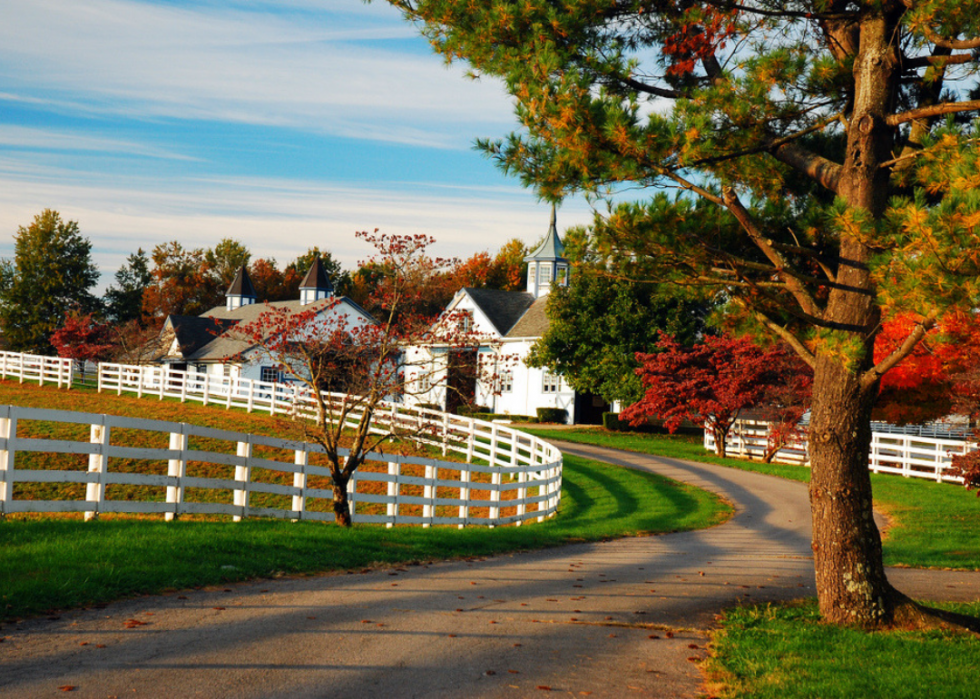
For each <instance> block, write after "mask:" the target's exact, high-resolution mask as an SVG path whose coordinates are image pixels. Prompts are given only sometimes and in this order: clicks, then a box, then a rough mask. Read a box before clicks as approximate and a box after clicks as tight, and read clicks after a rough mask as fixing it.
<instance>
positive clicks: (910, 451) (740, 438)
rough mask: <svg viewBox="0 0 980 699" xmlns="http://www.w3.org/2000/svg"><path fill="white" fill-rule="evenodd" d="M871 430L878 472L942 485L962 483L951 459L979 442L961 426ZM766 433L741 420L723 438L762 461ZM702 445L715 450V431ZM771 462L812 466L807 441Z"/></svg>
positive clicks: (730, 449) (735, 451)
mask: <svg viewBox="0 0 980 699" xmlns="http://www.w3.org/2000/svg"><path fill="white" fill-rule="evenodd" d="M871 428H872V432H871V453H870V455H869V459H868V468H870V469H871V470H872V471H873V472H874V473H894V474H899V475H902V476H905V477H911V478H929V479H931V480H935V481H937V482H939V483H942V482H948V483H962V482H963V479H962V478H961V477H960V476H953V475H951V474H949V473H948V470H949V468H950V467H951V465H952V457H953V456H954V455H960V454H965V453H966V452H968V451H973V450H975V449H976V448H977V445H976V444H974V443H972V442H970V441H968V439H967V436H968V435H969V431H968V430H967V429H966V428H965V427H962V426H956V425H944V424H941V423H933V424H929V425H910V426H901V427H900V426H898V425H889V424H887V423H880V422H874V423H872V424H871ZM768 434H769V425H768V423H766V422H764V421H759V420H737V421H736V422H735V424H734V425H733V426H732V430H731V431H730V432H729V433H728V438H727V439H726V440H725V449H726V451H727V453H728V454H729V455H731V456H743V457H747V458H754V459H761V458H762V456H763V454H764V453H765V448H766V440H767V438H768ZM704 448H705V449H708V450H710V451H714V450H715V439H714V435H713V434H711V433H710V431H708V430H705V433H704ZM773 461H775V462H777V463H784V464H787V463H788V464H800V465H803V466H809V465H810V455H809V452H808V450H807V442H806V439H802V440H799V441H796V442H794V443H791V444H789V445H787V446H785V447H783V448H782V449H780V450H779V451H778V452H777V453H776V456H775V457H773Z"/></svg>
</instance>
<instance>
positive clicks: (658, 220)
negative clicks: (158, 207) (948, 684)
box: [389, 0, 980, 628]
mask: <svg viewBox="0 0 980 699" xmlns="http://www.w3.org/2000/svg"><path fill="white" fill-rule="evenodd" d="M389 1H390V2H391V3H392V4H394V5H396V6H398V7H400V8H401V9H402V10H403V11H404V12H405V14H406V15H407V17H408V18H409V19H411V20H412V21H414V22H416V23H417V25H418V26H420V27H422V31H423V32H424V34H425V35H426V36H427V38H428V39H429V40H430V41H431V42H432V44H433V46H434V47H435V49H436V50H437V51H439V52H441V53H442V54H444V55H445V56H446V57H447V59H448V60H455V59H465V60H466V61H468V62H469V63H470V64H471V66H472V70H473V72H474V73H476V74H477V75H479V74H486V75H489V76H495V77H498V78H500V79H501V80H502V81H503V82H504V84H505V85H506V87H507V89H508V90H509V92H510V93H511V95H512V96H513V97H514V99H515V104H516V113H517V117H518V119H519V120H520V123H521V126H522V129H521V131H520V132H517V133H515V134H513V135H511V136H510V137H508V138H506V139H504V140H502V141H482V142H480V145H481V146H482V147H483V149H484V150H485V151H486V152H487V153H488V154H489V155H490V157H492V158H493V159H494V160H495V161H496V162H497V163H498V164H499V165H500V166H501V167H502V168H503V169H504V170H505V171H506V172H509V173H513V174H515V175H518V176H519V177H520V178H521V179H522V181H523V182H524V183H525V184H526V185H527V186H533V187H535V188H536V189H537V191H538V193H539V194H540V195H541V196H543V197H546V198H552V199H560V198H561V197H563V196H565V195H567V194H569V193H571V192H576V191H584V192H586V193H589V194H592V195H594V196H603V195H604V194H605V193H606V192H607V190H608V188H610V187H613V188H614V189H615V186H616V185H618V184H620V183H627V184H629V185H630V186H631V187H632V188H633V191H634V192H635V191H637V190H639V189H641V188H648V187H658V188H664V187H671V188H674V189H675V191H676V192H678V193H679V194H678V195H676V196H673V197H668V196H658V197H654V198H652V199H650V200H646V201H643V200H637V201H634V202H631V203H627V204H621V205H618V206H614V207H613V209H612V211H611V212H610V214H609V215H608V216H607V217H606V218H605V219H603V220H601V221H598V222H597V224H596V227H595V228H596V230H595V233H596V235H597V236H598V237H599V238H600V239H604V240H606V241H607V244H608V245H609V247H610V248H611V249H612V250H614V251H618V252H619V253H620V254H621V255H624V256H633V257H636V258H646V259H648V260H650V261H651V262H653V263H656V265H657V266H659V268H660V276H661V278H662V279H663V280H672V281H675V282H678V283H688V284H697V285H699V286H703V287H708V288H711V289H715V290H718V291H720V292H722V293H723V294H724V295H725V296H726V297H727V298H729V299H730V300H731V305H732V306H733V308H735V309H738V310H740V312H741V314H742V316H743V319H744V322H745V328H746V329H750V330H752V331H753V332H755V333H757V334H760V335H761V334H768V335H769V336H771V337H775V338H778V339H779V340H781V341H782V342H784V343H786V344H787V345H788V346H790V347H792V348H793V349H794V350H795V351H796V352H797V354H799V356H800V357H801V358H803V359H804V361H806V362H807V363H808V364H810V365H811V366H812V367H813V369H814V385H813V413H812V421H811V428H810V440H809V443H810V449H811V454H810V455H811V461H812V465H813V470H812V479H811V482H810V496H811V503H812V510H813V532H814V533H813V550H814V558H815V568H816V581H817V589H818V597H819V602H820V611H821V614H822V615H823V617H824V618H825V619H826V620H828V621H831V622H835V623H841V624H857V625H861V626H865V627H869V628H870V627H877V626H881V625H889V624H896V623H917V622H920V621H921V622H923V623H931V622H929V617H928V616H927V615H926V614H925V613H923V612H922V610H920V609H919V608H917V607H915V606H914V605H913V604H911V603H910V602H909V601H908V600H907V598H905V597H904V596H903V595H901V594H900V593H899V592H897V591H896V590H895V589H894V588H893V587H892V586H891V585H890V584H889V582H888V580H887V578H886V576H885V570H884V566H883V564H882V553H881V537H880V534H879V532H878V530H877V528H876V527H875V525H874V518H873V517H872V511H871V508H872V505H871V503H872V494H871V484H870V478H869V475H868V452H869V445H870V436H871V431H870V416H871V410H872V407H873V405H874V402H875V399H876V397H877V395H878V384H879V382H880V379H881V377H882V376H883V375H884V374H885V373H887V372H888V371H889V370H890V369H891V368H893V367H894V366H895V365H897V364H898V363H899V362H901V360H902V359H903V358H905V357H906V356H908V355H909V354H910V353H911V352H912V351H913V349H914V348H915V346H916V345H917V344H918V343H919V341H920V340H921V339H922V337H923V336H924V335H925V334H926V333H927V332H928V330H929V329H930V328H932V327H933V326H934V325H935V324H936V323H937V322H938V321H939V320H940V319H941V317H942V316H943V315H944V314H946V313H947V312H949V311H951V310H956V309H964V308H969V307H971V306H976V305H977V304H978V301H980V256H978V254H977V251H978V250H980V191H978V189H977V182H978V181H980V175H978V173H980V158H978V153H980V149H978V148H977V147H976V143H977V142H978V140H980V130H978V129H977V128H974V127H971V126H970V125H969V124H968V123H967V120H969V119H973V118H975V117H976V114H977V112H978V110H980V100H978V99H976V96H977V90H978V81H977V74H978V70H980V53H978V52H977V51H976V49H978V48H980V13H978V12H977V11H976V3H975V1H974V0H930V1H928V2H926V1H925V0H790V1H783V0H780V1H778V2H777V1H776V0H744V1H743V2H730V1H729V0H566V1H565V2H561V3H555V2H551V1H550V0H490V1H489V2H483V3H468V2H459V0H389ZM633 198H634V199H637V197H636V196H634V197H633ZM902 311H911V312H915V313H918V314H919V316H921V318H922V320H921V322H919V323H917V324H916V325H915V327H914V328H912V329H911V331H910V332H909V333H908V335H907V336H906V337H905V338H904V339H903V341H902V342H901V343H900V344H899V345H898V347H897V348H896V349H895V351H893V352H891V353H889V354H888V355H887V356H886V357H884V358H883V359H881V360H880V361H877V362H876V361H875V359H874V345H875V339H876V335H877V333H878V330H879V327H880V321H881V319H882V317H887V316H890V315H893V314H895V313H898V312H902Z"/></svg>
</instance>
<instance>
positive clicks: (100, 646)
mask: <svg viewBox="0 0 980 699" xmlns="http://www.w3.org/2000/svg"><path fill="white" fill-rule="evenodd" d="M95 647H96V648H105V644H104V643H96V644H95Z"/></svg>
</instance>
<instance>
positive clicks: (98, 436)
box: [0, 405, 562, 527]
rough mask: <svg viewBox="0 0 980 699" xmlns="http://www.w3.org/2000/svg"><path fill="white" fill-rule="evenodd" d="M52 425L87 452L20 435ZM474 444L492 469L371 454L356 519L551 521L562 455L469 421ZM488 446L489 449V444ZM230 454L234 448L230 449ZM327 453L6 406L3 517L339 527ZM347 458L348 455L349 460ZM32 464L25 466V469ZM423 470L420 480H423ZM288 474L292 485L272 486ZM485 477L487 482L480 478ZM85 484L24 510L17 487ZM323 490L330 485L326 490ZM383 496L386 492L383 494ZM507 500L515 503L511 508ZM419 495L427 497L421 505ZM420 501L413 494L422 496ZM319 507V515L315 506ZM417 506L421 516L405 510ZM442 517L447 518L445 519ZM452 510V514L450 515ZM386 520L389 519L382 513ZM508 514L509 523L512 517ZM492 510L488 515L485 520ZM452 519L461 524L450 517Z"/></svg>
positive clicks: (470, 447) (466, 449) (158, 424)
mask: <svg viewBox="0 0 980 699" xmlns="http://www.w3.org/2000/svg"><path fill="white" fill-rule="evenodd" d="M24 421H44V422H46V423H55V424H76V425H79V424H80V425H88V426H89V435H90V436H89V440H88V441H87V442H86V441H72V440H64V439H39V438H27V437H23V436H18V423H23V422H24ZM469 422H470V423H472V430H471V432H470V438H469V439H465V440H459V441H457V442H448V441H447V444H451V445H452V449H453V450H454V451H459V452H462V453H465V454H467V455H468V456H469V458H470V460H471V461H472V459H473V458H474V457H477V458H479V457H483V458H485V459H486V460H487V461H488V462H489V463H488V465H484V464H476V463H460V462H451V461H443V460H436V459H427V458H422V457H410V456H399V455H394V454H383V453H373V454H369V455H368V457H367V460H368V461H371V462H379V463H382V464H386V465H387V470H386V471H385V472H377V471H364V470H360V469H359V470H358V471H356V472H355V474H354V478H353V479H352V480H351V482H350V483H349V485H348V496H349V500H350V507H351V513H352V519H353V521H354V522H356V523H360V522H370V523H377V524H385V525H386V526H388V527H392V526H394V525H397V524H421V525H422V526H423V527H428V526H430V525H433V524H436V525H440V524H441V525H456V526H458V527H464V526H467V525H486V526H490V527H494V526H500V525H505V524H517V525H520V524H521V523H523V522H527V521H530V520H532V519H536V520H538V521H542V520H544V519H545V518H546V517H549V516H551V515H553V514H554V513H555V512H556V511H557V509H558V504H559V500H560V497H561V482H562V459H561V452H559V451H558V450H557V449H556V448H555V447H553V446H551V445H550V444H548V443H547V442H544V441H543V440H540V439H537V438H536V437H532V436H531V435H526V434H523V433H520V432H517V431H515V430H509V429H506V428H504V427H502V426H499V425H494V424H491V423H485V422H482V421H479V420H471V421H469ZM114 430H141V431H150V432H155V433H164V434H166V435H168V439H169V446H168V448H135V447H129V446H125V445H123V444H114V443H113V431H114ZM196 438H203V439H214V440H222V441H224V442H231V443H234V444H235V445H236V453H235V454H231V453H220V452H212V451H202V450H198V449H193V448H191V446H190V440H191V439H196ZM484 442H486V444H485V443H484ZM256 447H271V448H273V449H278V450H286V451H288V452H292V454H293V456H294V458H293V460H292V463H289V462H287V461H278V460H274V459H267V458H263V457H261V456H259V455H256V454H255V449H256ZM229 451H230V448H229ZM25 453H58V454H69V455H71V454H75V455H78V454H81V455H88V470H82V469H81V468H77V467H76V468H75V469H70V468H69V469H64V470H47V469H30V468H18V467H17V463H18V455H23V454H25ZM315 453H322V449H321V448H320V447H319V445H316V444H311V443H307V442H298V441H292V440H284V439H277V438H272V437H264V436H259V435H250V434H241V433H236V432H229V431H225V430H217V429H213V428H207V427H199V426H195V425H188V424H185V423H172V422H164V421H160V420H145V419H136V418H124V417H116V416H111V415H97V414H90V413H74V412H67V411H58V410H41V409H36V408H21V407H16V406H9V405H8V406H0V516H2V515H4V514H8V513H11V514H12V513H23V512H47V513H51V512H84V513H85V514H86V518H92V517H96V516H98V515H99V514H100V513H109V512H113V513H130V514H163V515H164V516H165V517H166V519H168V520H170V519H173V518H175V517H179V516H180V515H183V514H196V515H230V516H232V517H233V518H235V519H236V520H239V519H242V518H245V517H278V518H285V519H292V520H317V521H332V520H333V519H334V515H333V512H332V504H331V503H332V502H333V492H332V490H331V489H330V488H329V487H321V488H314V487H310V486H309V485H308V480H309V479H310V478H311V477H322V478H325V479H329V478H330V471H329V469H328V468H326V467H325V466H318V465H313V464H311V463H310V455H311V454H315ZM344 456H346V453H344ZM115 459H139V460H144V461H149V462H154V461H155V462H159V463H160V464H161V466H162V464H163V463H164V462H165V463H166V464H167V475H162V474H161V475H154V474H148V473H130V472H121V471H113V469H112V464H113V460H115ZM21 460H22V459H21ZM188 463H192V464H201V463H203V464H217V465H224V466H233V467H234V468H235V476H234V478H233V479H222V478H200V477H193V476H189V475H187V471H188ZM409 465H415V466H421V467H423V468H424V476H418V475H411V474H406V473H403V469H404V468H405V467H406V466H409ZM415 470H418V469H415ZM276 474H280V479H282V474H285V479H286V480H289V478H290V477H291V480H292V485H291V486H290V485H283V484H278V483H272V482H269V481H270V480H271V479H272V477H273V476H275V475H276ZM477 474H488V475H487V476H483V477H481V476H479V475H477ZM369 482H381V483H384V484H386V486H385V488H384V490H385V493H384V494H378V493H377V492H375V493H371V492H365V490H366V489H365V488H364V487H363V486H362V489H361V490H359V489H358V486H359V484H366V483H369ZM31 483H84V484H86V495H85V499H84V500H38V499H27V498H15V497H14V491H15V487H16V486H17V485H18V484H31ZM114 485H130V486H149V487H155V488H156V489H157V490H158V492H161V493H162V489H164V488H165V489H166V494H165V497H162V498H159V499H157V500H152V501H147V500H144V501H138V500H128V499H112V498H110V497H107V489H108V488H110V487H111V486H114ZM321 485H322V483H321ZM202 488H203V489H208V490H211V491H230V495H231V497H230V498H229V497H228V496H225V498H224V499H225V500H230V501H231V502H224V503H223V502H200V501H194V500H190V499H188V498H187V497H185V494H186V493H187V491H188V489H202ZM375 490H378V489H375ZM509 491H516V497H515V498H513V499H507V497H506V496H504V494H505V493H507V492H509ZM420 492H421V494H419V493H420ZM477 492H483V493H489V499H486V497H484V498H483V499H476V498H475V493H477ZM257 493H270V494H273V495H278V496H286V497H288V498H289V501H290V506H289V507H288V508H286V507H261V506H256V505H253V504H252V502H251V500H252V497H253V496H254V495H255V494H257ZM413 493H414V494H413ZM315 503H319V506H317V505H316V504H315ZM368 503H380V504H383V505H384V512H385V513H384V514H377V513H375V514H371V513H366V512H362V511H359V510H358V507H359V506H360V507H362V508H363V507H364V505H366V504H368ZM408 506H416V507H415V508H414V510H415V511H418V510H419V507H417V506H421V510H420V514H411V513H409V512H406V511H405V510H404V509H403V508H406V507H408ZM437 508H440V509H437ZM447 508H448V509H447ZM475 508H485V511H486V513H487V514H486V516H477V515H478V514H479V513H474V512H473V510H474V509H475ZM376 509H380V508H376ZM505 510H506V511H507V512H509V514H505ZM482 511H483V510H482V509H481V512H482ZM449 512H452V514H449Z"/></svg>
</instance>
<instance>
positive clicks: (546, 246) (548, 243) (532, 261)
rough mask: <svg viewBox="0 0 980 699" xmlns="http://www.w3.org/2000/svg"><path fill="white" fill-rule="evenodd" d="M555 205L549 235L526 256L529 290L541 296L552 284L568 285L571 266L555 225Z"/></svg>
mask: <svg viewBox="0 0 980 699" xmlns="http://www.w3.org/2000/svg"><path fill="white" fill-rule="evenodd" d="M555 219H556V216H555V207H554V205H552V207H551V226H550V227H549V228H548V235H546V236H545V239H544V242H543V243H541V245H539V246H538V247H537V249H535V250H534V251H533V252H532V253H531V254H530V255H528V256H527V257H525V258H524V261H525V262H526V263H527V292H528V293H529V294H532V295H533V296H534V298H540V297H542V296H544V295H545V294H547V293H548V292H549V291H551V285H552V284H560V285H561V286H568V271H569V269H570V267H571V265H570V264H569V262H568V260H566V259H565V258H564V257H562V255H564V254H565V246H564V245H563V244H562V242H561V238H559V237H558V228H557V226H556V225H555Z"/></svg>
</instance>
